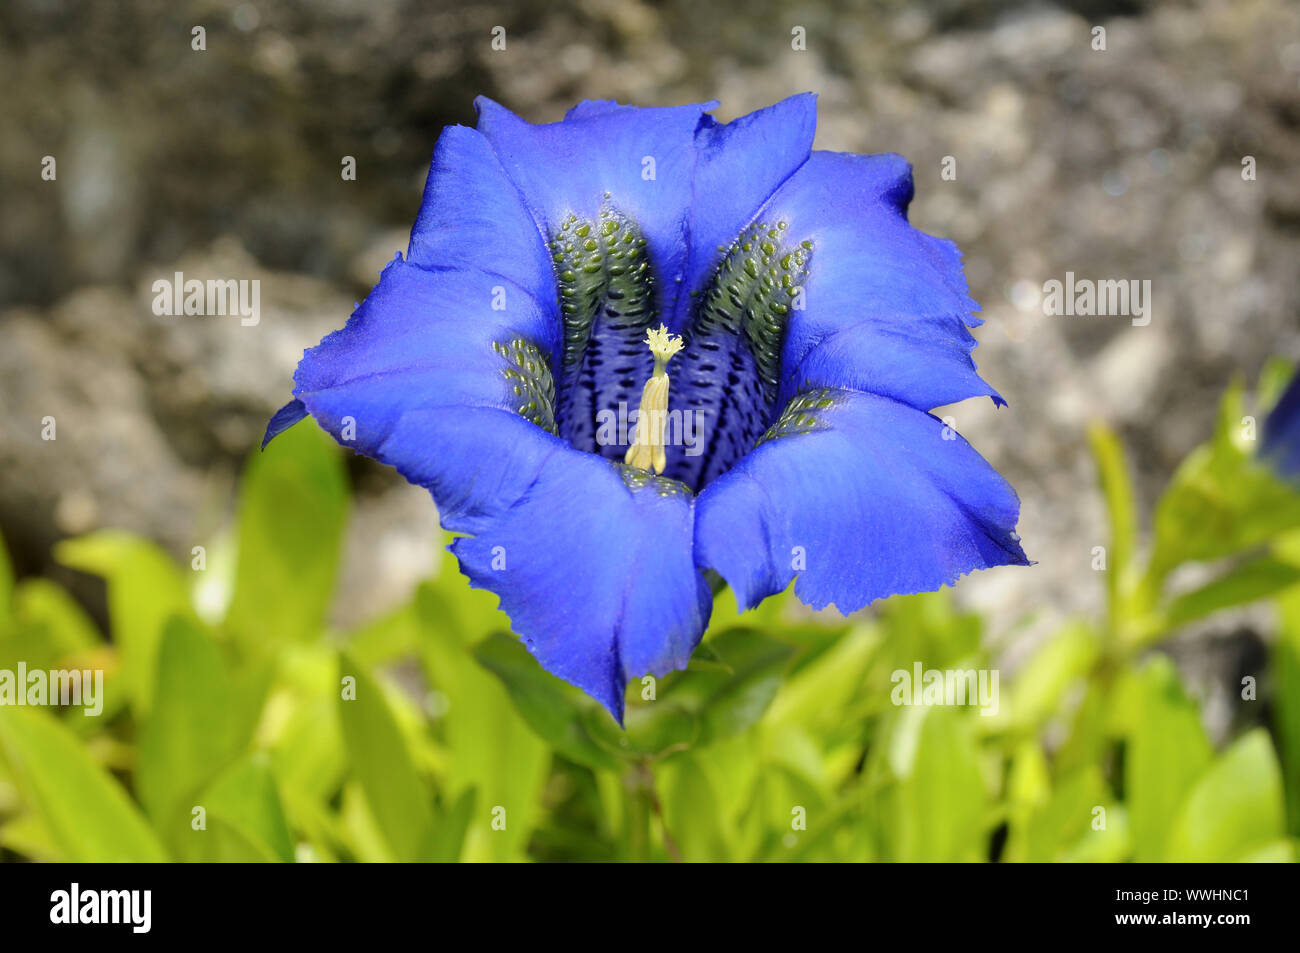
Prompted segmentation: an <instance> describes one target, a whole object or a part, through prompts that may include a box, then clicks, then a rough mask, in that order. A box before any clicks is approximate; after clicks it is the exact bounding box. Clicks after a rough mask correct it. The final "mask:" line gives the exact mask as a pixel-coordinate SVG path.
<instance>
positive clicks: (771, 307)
mask: <svg viewBox="0 0 1300 953" xmlns="http://www.w3.org/2000/svg"><path fill="white" fill-rule="evenodd" d="M786 229H787V225H786V223H785V222H777V223H776V225H769V224H765V223H762V222H759V223H756V224H754V225H751V226H749V227H748V228H746V229H745V230H744V231H742V232H741V233H740V235H739V236H738V237H737V238H736V240H735V241H734V242H733V243H732V245H731V247H730V248H719V249H718V250H719V251H720V252H722V253H723V255H724V257H723V259H722V263H721V264H720V265H719V266H718V272H717V274H716V276H715V277H714V279H713V283H712V284H710V285H709V289H708V291H706V292H705V294H704V299H703V301H702V302H701V303H700V310H699V316H698V317H697V319H696V326H695V330H694V334H693V336H694V337H700V336H709V335H710V333H711V332H714V331H715V330H724V331H726V332H728V333H731V334H737V333H741V334H744V336H745V341H746V342H747V343H748V344H749V349H750V351H751V352H752V353H753V355H754V363H755V365H756V367H757V370H758V374H759V381H760V383H761V384H762V388H763V396H764V397H765V398H766V399H767V401H768V403H769V404H770V403H771V402H772V401H774V400H775V399H776V394H777V391H778V390H779V389H780V375H781V344H782V341H783V339H784V336H785V325H786V321H787V320H788V319H789V316H790V311H791V310H792V309H793V307H794V305H795V296H796V295H797V294H798V292H799V290H800V289H801V288H803V286H804V284H805V283H806V282H807V280H808V267H809V262H810V260H811V259H812V249H813V246H812V242H810V241H803V242H798V243H792V242H790V241H789V240H788V239H789V236H788V235H787V233H786Z"/></svg>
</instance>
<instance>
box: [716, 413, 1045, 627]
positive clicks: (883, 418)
mask: <svg viewBox="0 0 1300 953" xmlns="http://www.w3.org/2000/svg"><path fill="white" fill-rule="evenodd" d="M828 396H829V399H830V400H831V402H832V406H831V407H830V408H829V409H821V410H815V411H813V414H814V416H815V417H816V418H817V420H818V423H817V424H816V426H817V427H818V428H820V429H814V430H812V431H811V432H806V433H793V434H789V435H786V436H780V437H776V438H775V439H770V440H766V441H765V442H762V443H760V444H759V446H757V447H756V448H755V449H754V450H753V451H751V452H750V453H749V454H748V455H747V456H746V457H744V458H743V459H742V460H741V461H740V462H739V463H738V464H737V465H736V466H735V467H733V468H732V469H731V470H730V471H729V472H727V473H725V474H723V475H722V476H721V477H719V478H718V479H717V480H715V481H714V482H713V483H711V484H709V486H708V487H707V488H706V489H705V490H704V492H703V493H702V494H701V495H700V497H699V500H698V502H697V504H696V513H697V516H696V536H695V545H696V562H697V563H698V564H699V565H700V566H701V567H702V568H711V569H715V570H717V571H718V572H719V573H720V574H721V575H722V577H723V578H724V579H726V580H727V582H728V583H729V584H730V585H731V586H732V588H733V589H734V590H735V592H736V598H737V601H738V602H739V603H740V605H741V606H743V607H752V606H755V605H757V604H758V603H759V602H760V601H761V600H762V599H764V598H766V597H767V596H769V595H772V594H773V593H777V592H780V591H782V590H783V589H785V587H786V586H788V585H789V583H790V580H791V579H793V578H794V577H795V576H796V575H797V576H798V582H797V583H796V584H795V594H796V595H797V596H798V597H799V598H800V599H801V600H802V601H803V602H805V603H807V604H808V605H810V606H813V607H814V608H817V609H821V608H824V607H825V606H827V605H831V604H834V605H835V606H836V607H837V608H839V610H840V611H841V612H845V613H847V612H851V611H853V610H856V609H860V608H861V607H862V606H865V605H866V604H867V603H869V602H871V601H872V600H875V599H880V598H883V597H884V596H888V595H891V594H893V593H907V592H928V591H932V590H935V589H938V588H939V587H940V586H943V585H948V584H952V583H954V582H956V580H957V578H958V577H959V576H960V575H962V574H963V573H967V572H970V571H971V570H974V569H985V568H988V567H991V566H1000V565H1006V564H1021V565H1023V564H1026V563H1027V562H1028V560H1027V559H1026V557H1025V554H1024V552H1023V551H1022V550H1021V548H1020V544H1019V542H1018V537H1017V536H1016V535H1015V533H1014V529H1015V524H1016V520H1017V518H1018V515H1019V510H1020V503H1019V501H1018V500H1017V498H1016V494H1015V491H1014V490H1012V489H1011V487H1010V486H1009V485H1008V484H1007V482H1006V481H1005V480H1003V479H1002V477H1001V476H999V475H998V474H997V472H996V471H994V470H993V468H992V467H990V466H989V465H988V463H986V462H985V461H984V459H983V458H982V457H981V456H979V454H977V453H976V452H975V451H974V450H973V449H972V448H971V447H970V445H969V444H967V443H966V441H964V440H962V439H961V437H959V436H957V435H956V434H955V433H952V431H950V430H949V431H947V432H946V433H947V435H948V437H950V438H951V439H945V428H944V426H943V424H942V423H940V421H938V420H937V419H936V418H934V417H933V416H931V415H930V414H927V413H923V412H921V411H918V410H915V409H914V408H911V407H908V406H906V405H904V404H901V403H899V402H897V401H894V400H890V399H888V398H884V397H877V396H874V395H870V394H860V393H856V392H852V391H830V392H828ZM801 560H802V562H801ZM801 566H803V568H802V570H801V569H800V567H801Z"/></svg>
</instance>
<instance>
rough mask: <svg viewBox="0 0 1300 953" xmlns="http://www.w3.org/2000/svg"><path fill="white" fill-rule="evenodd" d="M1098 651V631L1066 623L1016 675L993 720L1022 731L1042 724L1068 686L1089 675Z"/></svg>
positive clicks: (1051, 713) (1079, 623)
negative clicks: (1007, 723) (1006, 700)
mask: <svg viewBox="0 0 1300 953" xmlns="http://www.w3.org/2000/svg"><path fill="white" fill-rule="evenodd" d="M1099 650H1100V643H1099V639H1098V637H1097V633H1096V632H1094V631H1093V629H1092V628H1091V627H1090V626H1089V625H1087V624H1086V623H1083V622H1070V623H1067V624H1066V625H1065V626H1064V627H1063V628H1062V629H1061V630H1060V631H1059V632H1058V633H1057V634H1056V635H1054V636H1052V637H1051V638H1050V639H1048V640H1047V642H1045V643H1044V644H1043V645H1042V647H1041V648H1039V649H1038V651H1037V652H1035V653H1034V654H1033V655H1032V656H1031V657H1030V659H1029V661H1027V662H1026V663H1025V665H1024V666H1023V668H1021V670H1020V671H1019V672H1018V673H1017V674H1016V678H1015V680H1014V681H1013V682H1012V683H1011V685H1010V686H1009V687H1010V691H1009V692H1008V695H1009V696H1010V697H1009V699H1008V703H1007V705H1006V706H1005V707H1004V708H1002V709H1001V711H1000V712H999V714H998V715H997V716H994V717H993V718H992V720H994V721H995V722H996V721H1001V720H1003V719H1006V720H1008V721H1010V723H1011V724H1012V725H1014V726H1015V727H1016V728H1018V729H1021V730H1030V729H1033V728H1037V727H1039V726H1041V725H1042V724H1043V722H1045V721H1046V720H1047V719H1048V718H1050V717H1052V715H1054V714H1055V713H1056V712H1057V711H1058V709H1059V707H1060V703H1061V699H1062V698H1063V697H1064V696H1065V694H1066V692H1067V691H1068V690H1069V688H1070V687H1071V686H1072V685H1075V684H1078V683H1080V681H1081V680H1082V679H1083V678H1084V677H1085V676H1086V675H1087V674H1088V672H1089V671H1090V669H1091V668H1092V665H1093V663H1094V662H1095V661H1096V660H1097V656H1098V653H1099Z"/></svg>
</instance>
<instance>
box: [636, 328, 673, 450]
mask: <svg viewBox="0 0 1300 953" xmlns="http://www.w3.org/2000/svg"><path fill="white" fill-rule="evenodd" d="M645 343H646V345H647V346H648V347H649V348H650V353H651V354H653V355H654V358H655V369H654V373H653V374H651V375H650V379H649V380H648V381H646V382H645V387H643V388H641V409H640V411H639V412H638V413H637V418H636V439H635V440H634V441H632V446H630V447H628V448H627V454H626V456H624V457H623V462H624V463H626V464H627V465H628V466H633V467H640V468H641V469H642V470H649V469H650V468H651V467H653V468H654V472H655V473H663V472H664V468H665V467H667V466H668V456H667V454H666V453H665V452H664V431H665V429H667V426H668V370H667V368H668V361H669V360H670V359H671V358H672V356H673V355H674V354H676V353H677V352H678V351H680V350H681V349H682V339H681V338H680V337H678V336H677V335H675V334H669V333H668V328H666V327H665V326H664V325H662V324H661V325H659V327H658V328H655V329H653V330H651V331H647V332H646V336H645Z"/></svg>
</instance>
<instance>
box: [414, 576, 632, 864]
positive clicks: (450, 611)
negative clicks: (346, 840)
mask: <svg viewBox="0 0 1300 953" xmlns="http://www.w3.org/2000/svg"><path fill="white" fill-rule="evenodd" d="M494 602H495V598H494V597H493V596H492V595H491V594H490V593H487V592H485V591H483V590H478V589H471V588H470V587H469V583H468V582H467V581H466V580H465V578H464V577H463V576H461V575H460V573H459V572H457V571H456V570H455V563H454V561H453V560H450V559H448V560H447V561H446V562H445V563H444V566H443V569H442V572H440V573H439V575H438V577H437V578H436V579H435V580H433V582H432V583H429V584H426V585H424V586H421V587H420V589H419V590H418V591H417V593H416V600H415V606H416V618H417V620H418V622H419V645H420V658H421V662H422V663H423V665H424V669H425V673H426V674H427V676H428V679H429V682H430V684H431V685H432V686H433V687H434V689H435V690H436V691H437V692H439V693H441V695H442V696H443V697H444V698H445V700H446V713H445V714H444V715H443V716H442V718H441V719H440V722H441V727H442V736H443V738H444V740H445V742H446V747H447V755H448V757H447V766H446V778H447V788H446V789H445V790H444V791H443V792H442V793H443V795H444V796H445V797H453V798H455V797H460V796H461V795H463V794H464V792H465V791H466V790H468V789H469V788H475V789H477V791H478V798H477V801H476V804H477V806H476V808H475V811H474V816H473V820H472V821H471V823H470V826H469V831H468V833H467V835H466V843H465V856H466V858H467V859H469V860H474V861H480V860H498V861H500V860H518V859H521V858H523V857H524V856H525V851H526V849H527V846H528V842H529V838H530V837H531V835H532V831H533V828H534V826H535V824H536V823H537V821H538V819H539V818H540V816H541V796H542V787H543V785H544V784H545V783H546V776H547V770H548V768H549V766H550V763H551V752H550V749H549V748H548V747H547V745H546V744H545V743H544V742H543V741H541V740H540V739H539V738H538V737H537V734H536V733H535V732H534V731H533V729H532V728H530V727H529V726H528V724H527V723H526V722H525V721H524V720H523V718H522V717H521V716H520V715H519V713H518V711H516V709H515V706H514V705H513V704H512V703H511V700H510V697H509V695H508V694H507V692H506V689H505V687H504V686H503V685H502V684H501V682H500V681H499V680H498V678H497V677H496V676H495V675H493V674H492V673H490V672H488V671H487V670H486V669H485V668H483V666H482V665H480V664H479V663H478V661H477V660H476V659H475V658H474V656H473V655H472V654H471V652H472V648H473V646H474V645H475V644H477V643H478V642H480V641H482V640H483V639H485V638H486V637H487V636H488V635H490V634H491V633H492V632H494V631H505V630H508V629H509V620H508V619H506V617H505V616H504V615H503V614H501V613H500V612H498V611H497V610H496V609H495V608H493V603H494ZM605 717H606V719H608V717H609V716H608V715H606V716H605ZM497 808H501V809H502V810H504V811H505V817H506V825H505V828H504V830H494V829H493V828H492V826H491V821H492V819H493V813H492V812H493V811H494V810H495V809H497Z"/></svg>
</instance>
